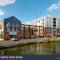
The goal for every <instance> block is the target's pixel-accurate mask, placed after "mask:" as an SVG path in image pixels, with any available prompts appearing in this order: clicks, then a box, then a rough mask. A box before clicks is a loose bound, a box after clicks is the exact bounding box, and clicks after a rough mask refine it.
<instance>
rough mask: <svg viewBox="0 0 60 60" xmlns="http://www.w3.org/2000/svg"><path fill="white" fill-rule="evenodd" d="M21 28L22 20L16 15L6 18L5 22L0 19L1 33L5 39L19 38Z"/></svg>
mask: <svg viewBox="0 0 60 60" xmlns="http://www.w3.org/2000/svg"><path fill="white" fill-rule="evenodd" d="M20 28H21V21H20V20H18V19H17V18H16V17H14V16H11V17H8V18H5V19H4V20H3V22H1V21H0V35H1V36H2V39H3V40H9V39H13V38H15V39H19V38H20V37H19V33H20ZM0 39H1V37H0Z"/></svg>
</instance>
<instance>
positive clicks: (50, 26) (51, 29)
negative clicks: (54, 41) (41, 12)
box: [30, 16, 60, 36]
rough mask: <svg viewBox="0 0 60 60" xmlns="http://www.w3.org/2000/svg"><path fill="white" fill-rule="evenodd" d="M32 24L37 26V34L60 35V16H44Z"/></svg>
mask: <svg viewBox="0 0 60 60" xmlns="http://www.w3.org/2000/svg"><path fill="white" fill-rule="evenodd" d="M30 24H32V25H36V26H40V27H37V31H36V35H37V36H39V35H40V36H60V16H42V17H40V18H37V19H36V20H33V21H32V22H31V23H30Z"/></svg>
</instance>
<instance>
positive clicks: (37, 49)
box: [0, 42, 60, 55]
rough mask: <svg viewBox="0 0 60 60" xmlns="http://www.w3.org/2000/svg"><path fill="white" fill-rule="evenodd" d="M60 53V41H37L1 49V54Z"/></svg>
mask: <svg viewBox="0 0 60 60" xmlns="http://www.w3.org/2000/svg"><path fill="white" fill-rule="evenodd" d="M51 54H60V42H49V43H35V44H27V45H23V46H16V47H12V48H6V49H2V50H1V49H0V55H51Z"/></svg>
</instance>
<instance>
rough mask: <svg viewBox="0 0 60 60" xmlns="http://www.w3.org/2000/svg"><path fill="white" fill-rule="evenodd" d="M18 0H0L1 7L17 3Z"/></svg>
mask: <svg viewBox="0 0 60 60" xmlns="http://www.w3.org/2000/svg"><path fill="white" fill-rule="evenodd" d="M15 1H16V0H0V6H5V5H8V4H12V3H15Z"/></svg>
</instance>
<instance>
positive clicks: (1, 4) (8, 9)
mask: <svg viewBox="0 0 60 60" xmlns="http://www.w3.org/2000/svg"><path fill="white" fill-rule="evenodd" d="M36 8H37V14H36ZM36 15H37V18H38V17H40V16H45V15H53V16H60V0H0V20H3V19H4V18H7V17H10V16H15V17H16V18H18V19H19V20H21V22H22V23H28V22H30V21H32V20H34V19H36Z"/></svg>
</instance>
